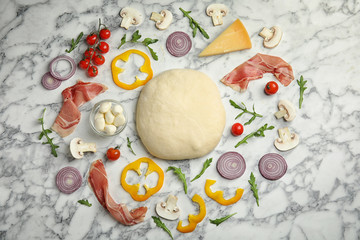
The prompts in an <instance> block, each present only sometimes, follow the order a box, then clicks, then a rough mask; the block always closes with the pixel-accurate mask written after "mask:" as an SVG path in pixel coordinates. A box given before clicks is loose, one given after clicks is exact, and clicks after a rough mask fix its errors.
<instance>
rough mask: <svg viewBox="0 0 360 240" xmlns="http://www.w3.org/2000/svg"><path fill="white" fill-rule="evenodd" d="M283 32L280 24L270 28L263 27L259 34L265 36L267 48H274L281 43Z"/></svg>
mask: <svg viewBox="0 0 360 240" xmlns="http://www.w3.org/2000/svg"><path fill="white" fill-rule="evenodd" d="M282 34H283V32H282V30H281V28H280V27H279V26H273V27H271V28H270V29H267V28H263V30H262V31H261V32H260V33H259V35H260V36H261V37H263V38H264V42H263V44H264V47H266V48H274V47H276V46H277V45H279V43H280V40H281V38H282Z"/></svg>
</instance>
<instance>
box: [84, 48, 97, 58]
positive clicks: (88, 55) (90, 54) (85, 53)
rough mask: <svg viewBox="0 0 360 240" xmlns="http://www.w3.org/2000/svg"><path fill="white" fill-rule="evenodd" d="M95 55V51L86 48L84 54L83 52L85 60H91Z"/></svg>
mask: <svg viewBox="0 0 360 240" xmlns="http://www.w3.org/2000/svg"><path fill="white" fill-rule="evenodd" d="M94 54H95V50H94V49H93V48H88V49H87V50H86V51H85V52H84V56H85V57H86V58H91V57H93V56H94Z"/></svg>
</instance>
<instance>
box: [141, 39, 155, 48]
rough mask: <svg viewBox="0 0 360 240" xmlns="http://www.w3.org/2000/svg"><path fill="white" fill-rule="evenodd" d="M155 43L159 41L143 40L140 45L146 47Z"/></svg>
mask: <svg viewBox="0 0 360 240" xmlns="http://www.w3.org/2000/svg"><path fill="white" fill-rule="evenodd" d="M157 41H159V40H158V39H151V38H145V39H144V40H143V41H142V42H141V43H142V44H144V45H145V46H148V45H150V44H153V43H156V42H157Z"/></svg>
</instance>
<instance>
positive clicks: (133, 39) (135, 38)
mask: <svg viewBox="0 0 360 240" xmlns="http://www.w3.org/2000/svg"><path fill="white" fill-rule="evenodd" d="M140 38H141V35H140V34H139V30H136V31H135V32H134V33H133V35H132V36H131V40H130V41H131V42H133V43H135V42H137V40H139V39H140Z"/></svg>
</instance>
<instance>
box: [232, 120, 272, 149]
mask: <svg viewBox="0 0 360 240" xmlns="http://www.w3.org/2000/svg"><path fill="white" fill-rule="evenodd" d="M272 129H274V126H269V127H268V126H267V124H265V125H264V126H262V127H261V128H259V129H258V130H256V131H255V132H252V133H250V134H248V135H246V136H245V137H244V138H243V139H242V140H241V141H240V142H238V143H237V144H236V145H235V148H237V147H238V146H240V145H241V144H243V143H248V142H247V141H246V140H248V139H249V138H251V137H265V134H264V132H265V131H266V130H272Z"/></svg>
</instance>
